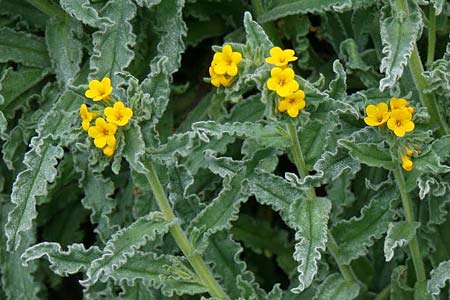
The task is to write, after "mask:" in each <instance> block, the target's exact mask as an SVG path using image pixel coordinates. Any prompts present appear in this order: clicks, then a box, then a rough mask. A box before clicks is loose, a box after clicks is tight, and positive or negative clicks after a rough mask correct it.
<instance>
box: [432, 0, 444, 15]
mask: <svg viewBox="0 0 450 300" xmlns="http://www.w3.org/2000/svg"><path fill="white" fill-rule="evenodd" d="M430 3H432V4H433V6H434V9H435V10H436V11H435V13H436V15H440V14H441V13H442V10H443V9H444V7H445V3H446V2H445V0H430Z"/></svg>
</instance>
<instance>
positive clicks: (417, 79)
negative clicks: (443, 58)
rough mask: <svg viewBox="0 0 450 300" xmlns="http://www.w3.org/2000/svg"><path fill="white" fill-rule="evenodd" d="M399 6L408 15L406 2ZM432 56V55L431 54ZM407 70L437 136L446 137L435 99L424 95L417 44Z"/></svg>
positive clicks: (449, 130)
mask: <svg viewBox="0 0 450 300" xmlns="http://www.w3.org/2000/svg"><path fill="white" fill-rule="evenodd" d="M397 1H398V3H399V4H400V6H401V7H402V9H403V11H404V13H405V14H406V15H409V8H408V2H407V0H397ZM433 56H434V54H433ZM408 65H409V70H410V71H411V74H412V77H413V80H414V84H415V86H416V89H417V92H419V97H420V102H421V103H422V105H423V106H425V107H426V108H428V111H429V112H430V116H431V122H432V123H434V124H435V126H436V127H438V134H439V135H446V134H449V133H450V128H449V126H448V124H447V121H446V120H445V117H444V116H443V115H442V113H441V112H442V109H440V108H439V107H438V104H437V101H436V98H435V96H434V94H425V92H424V91H425V89H426V88H427V87H428V84H427V82H426V80H425V78H424V77H423V75H422V73H423V71H424V69H423V65H422V61H421V60H420V55H419V50H418V49H417V44H416V43H415V44H414V48H413V52H412V53H411V57H410V58H409V64H408Z"/></svg>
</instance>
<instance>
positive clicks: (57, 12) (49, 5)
mask: <svg viewBox="0 0 450 300" xmlns="http://www.w3.org/2000/svg"><path fill="white" fill-rule="evenodd" d="M27 1H28V2H29V3H30V4H31V5H33V6H34V7H36V8H37V9H39V10H40V11H42V12H44V13H46V14H47V15H49V16H50V17H54V16H56V17H61V18H64V17H65V16H66V13H65V12H64V10H63V9H62V8H61V7H59V6H58V5H56V4H54V3H53V2H51V1H49V0H27Z"/></svg>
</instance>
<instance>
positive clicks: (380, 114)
mask: <svg viewBox="0 0 450 300" xmlns="http://www.w3.org/2000/svg"><path fill="white" fill-rule="evenodd" d="M366 114H367V117H365V118H364V122H365V123H366V124H367V125H369V126H380V125H383V124H384V123H386V122H387V120H388V119H389V116H390V114H391V113H390V112H389V109H388V106H387V104H386V103H384V102H381V103H378V104H377V105H376V106H375V105H372V104H370V105H367V107H366Z"/></svg>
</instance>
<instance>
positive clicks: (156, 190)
mask: <svg viewBox="0 0 450 300" xmlns="http://www.w3.org/2000/svg"><path fill="white" fill-rule="evenodd" d="M145 165H146V167H147V168H148V174H147V179H148V181H149V182H150V186H151V188H152V191H153V194H154V195H155V198H156V202H157V203H158V206H159V208H160V209H161V212H162V213H163V214H164V216H165V217H166V218H167V220H169V221H172V220H175V218H176V217H175V214H174V213H173V210H172V208H171V207H170V203H169V200H168V199H167V196H166V193H165V192H164V189H163V187H162V185H161V182H160V181H159V178H158V174H157V173H156V171H155V168H154V167H153V163H152V162H151V161H150V160H149V161H147V162H146V163H145ZM169 230H170V233H171V234H172V237H173V239H174V240H175V242H176V243H177V244H178V247H180V249H181V251H182V252H183V254H184V255H185V256H186V258H187V259H188V260H189V262H190V263H191V265H192V267H193V268H194V270H195V272H196V273H197V275H198V277H199V278H200V279H201V280H202V282H203V284H204V285H205V286H206V288H207V289H208V292H209V294H210V295H211V296H213V297H217V298H219V299H230V298H229V297H228V296H227V294H225V292H224V291H223V289H222V287H221V286H220V285H219V283H218V282H217V281H216V279H215V278H214V276H213V274H212V272H211V270H210V269H209V267H208V266H207V265H206V263H205V261H204V260H203V258H202V257H201V256H200V255H199V254H195V252H194V247H193V246H192V244H191V242H190V241H189V240H188V238H187V237H186V234H185V233H184V232H183V230H182V229H181V227H180V225H179V224H178V223H176V222H175V223H174V224H173V225H172V226H170V229H169Z"/></svg>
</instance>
